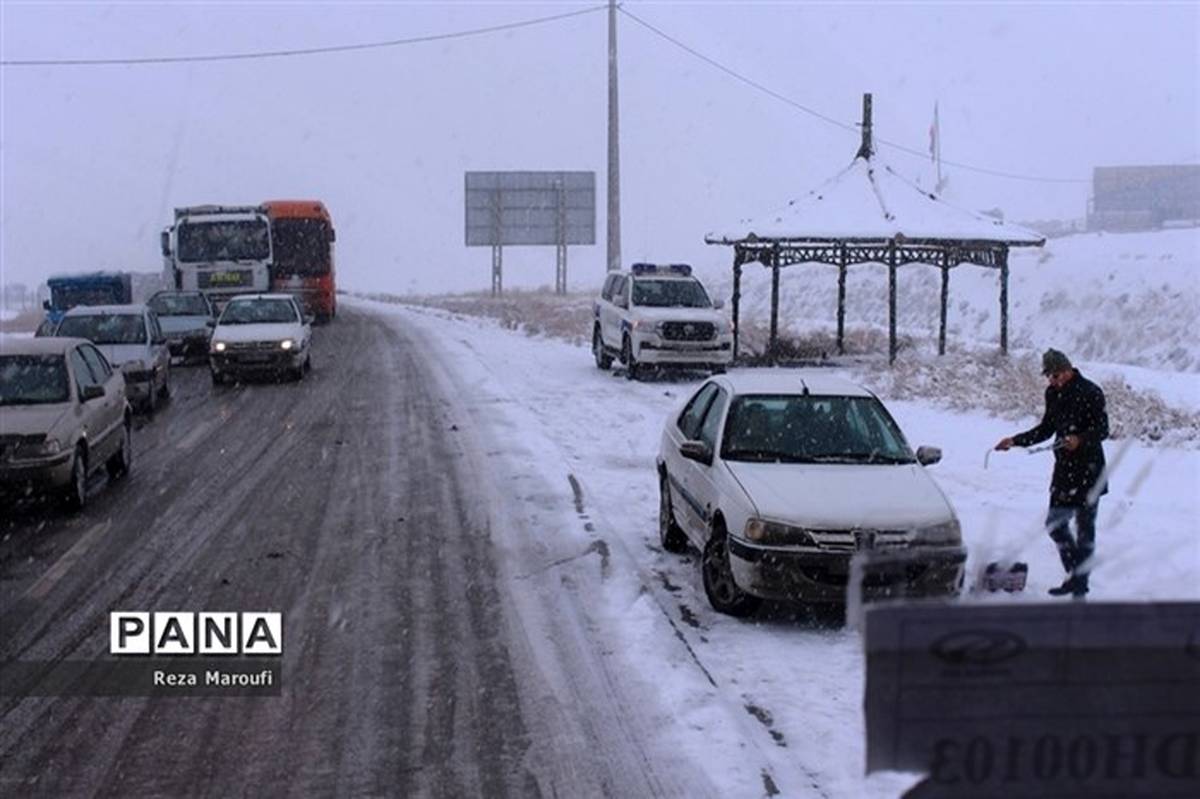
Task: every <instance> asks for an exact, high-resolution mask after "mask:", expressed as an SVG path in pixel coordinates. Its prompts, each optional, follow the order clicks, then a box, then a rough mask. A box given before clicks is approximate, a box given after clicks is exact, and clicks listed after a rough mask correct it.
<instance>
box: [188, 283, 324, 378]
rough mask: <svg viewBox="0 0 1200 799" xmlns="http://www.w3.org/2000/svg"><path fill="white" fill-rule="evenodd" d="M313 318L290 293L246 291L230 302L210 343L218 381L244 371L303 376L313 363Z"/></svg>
mask: <svg viewBox="0 0 1200 799" xmlns="http://www.w3.org/2000/svg"><path fill="white" fill-rule="evenodd" d="M311 341H312V319H311V318H310V317H308V316H305V315H304V314H303V313H302V312H301V311H300V306H299V305H297V304H296V299H295V298H294V297H293V296H292V295H291V294H246V295H239V296H237V297H234V298H233V299H232V300H230V301H229V302H228V304H226V305H225V308H224V310H222V311H221V316H220V318H219V319H217V326H216V328H214V329H213V335H212V341H211V343H210V345H209V365H210V368H211V370H212V381H213V384H214V385H219V384H221V383H224V382H225V381H226V380H227V379H229V378H230V377H234V376H237V375H244V374H255V373H257V374H285V375H287V376H288V377H290V378H292V379H293V380H300V379H301V378H302V377H304V373H305V372H306V371H308V370H309V369H310V368H311V366H312V359H311V354H310V352H309V345H310V343H311Z"/></svg>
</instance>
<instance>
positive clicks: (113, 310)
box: [63, 303, 149, 317]
mask: <svg viewBox="0 0 1200 799" xmlns="http://www.w3.org/2000/svg"><path fill="white" fill-rule="evenodd" d="M148 310H149V308H147V307H146V306H145V305H143V304H142V303H130V304H128V305H76V306H75V307H74V308H72V309H70V310H69V311H67V312H66V313H65V314H63V316H64V317H67V316H100V315H102V314H110V315H118V316H133V315H134V314H143V313H146V311H148Z"/></svg>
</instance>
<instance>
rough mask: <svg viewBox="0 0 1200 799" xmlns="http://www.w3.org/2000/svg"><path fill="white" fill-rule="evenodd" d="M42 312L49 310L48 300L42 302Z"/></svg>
mask: <svg viewBox="0 0 1200 799" xmlns="http://www.w3.org/2000/svg"><path fill="white" fill-rule="evenodd" d="M42 310H43V311H48V310H50V300H42Z"/></svg>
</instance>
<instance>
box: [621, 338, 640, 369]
mask: <svg viewBox="0 0 1200 799" xmlns="http://www.w3.org/2000/svg"><path fill="white" fill-rule="evenodd" d="M621 362H622V363H624V364H625V377H626V379H628V380H637V379H638V365H637V361H635V360H634V359H633V342H632V341H630V340H629V336H626V337H625V341H624V342H623V343H622V344H621Z"/></svg>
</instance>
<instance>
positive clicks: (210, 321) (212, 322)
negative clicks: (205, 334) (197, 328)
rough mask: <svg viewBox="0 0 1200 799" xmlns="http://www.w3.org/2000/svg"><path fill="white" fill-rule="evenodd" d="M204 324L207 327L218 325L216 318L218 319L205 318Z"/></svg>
mask: <svg viewBox="0 0 1200 799" xmlns="http://www.w3.org/2000/svg"><path fill="white" fill-rule="evenodd" d="M204 324H205V326H207V327H216V326H217V320H216V319H205V320H204Z"/></svg>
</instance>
